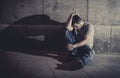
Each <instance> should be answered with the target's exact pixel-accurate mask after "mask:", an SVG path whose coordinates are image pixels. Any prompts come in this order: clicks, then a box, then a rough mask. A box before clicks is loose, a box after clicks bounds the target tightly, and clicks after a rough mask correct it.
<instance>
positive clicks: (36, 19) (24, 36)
mask: <svg viewBox="0 0 120 78" xmlns="http://www.w3.org/2000/svg"><path fill="white" fill-rule="evenodd" d="M64 25H65V23H59V22H56V21H54V20H52V19H50V17H49V16H47V15H33V16H28V17H24V18H21V19H20V20H18V21H16V22H14V23H12V24H10V25H9V26H8V27H7V28H6V29H4V30H3V32H2V33H1V40H0V41H1V43H2V44H1V45H0V47H1V48H5V49H39V50H63V45H64V29H65V28H64ZM41 38H42V40H41Z"/></svg>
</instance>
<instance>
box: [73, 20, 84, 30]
mask: <svg viewBox="0 0 120 78" xmlns="http://www.w3.org/2000/svg"><path fill="white" fill-rule="evenodd" d="M83 24H84V22H83V21H82V20H81V21H80V22H79V23H75V24H74V25H73V26H74V27H75V28H77V29H78V28H81V27H82V26H83Z"/></svg>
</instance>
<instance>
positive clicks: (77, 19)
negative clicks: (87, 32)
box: [72, 15, 82, 25]
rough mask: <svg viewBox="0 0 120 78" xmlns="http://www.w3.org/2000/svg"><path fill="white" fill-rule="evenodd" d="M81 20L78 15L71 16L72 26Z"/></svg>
mask: <svg viewBox="0 0 120 78" xmlns="http://www.w3.org/2000/svg"><path fill="white" fill-rule="evenodd" d="M81 20H82V19H81V18H80V17H79V16H78V15H75V16H73V19H72V25H74V24H75V23H79V22H80V21H81Z"/></svg>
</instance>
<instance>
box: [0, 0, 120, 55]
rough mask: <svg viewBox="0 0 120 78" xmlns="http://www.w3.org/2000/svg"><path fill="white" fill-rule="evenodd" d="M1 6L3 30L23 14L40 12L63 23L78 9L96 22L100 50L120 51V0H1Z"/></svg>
mask: <svg viewBox="0 0 120 78" xmlns="http://www.w3.org/2000/svg"><path fill="white" fill-rule="evenodd" d="M0 9H1V10H0V24H1V25H0V30H3V29H4V28H5V27H7V24H10V23H13V22H15V21H17V20H19V19H21V18H23V17H27V16H32V15H38V14H46V15H48V16H50V18H51V19H52V20H55V21H57V22H60V23H62V22H66V20H67V18H68V16H69V14H70V13H71V12H74V11H77V12H79V13H80V16H81V18H83V19H84V20H88V21H90V22H91V23H93V25H94V26H95V42H94V48H95V51H96V52H98V53H109V52H112V53H119V51H120V49H119V42H120V36H119V32H120V14H119V13H120V0H1V1H0Z"/></svg>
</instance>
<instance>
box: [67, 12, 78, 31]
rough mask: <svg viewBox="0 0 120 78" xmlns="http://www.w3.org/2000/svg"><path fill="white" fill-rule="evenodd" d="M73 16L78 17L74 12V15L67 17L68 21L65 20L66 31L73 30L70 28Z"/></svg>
mask: <svg viewBox="0 0 120 78" xmlns="http://www.w3.org/2000/svg"><path fill="white" fill-rule="evenodd" d="M74 15H78V16H79V13H76V12H74V13H72V14H70V16H69V18H68V20H67V22H66V29H68V30H70V31H72V30H73V27H72V19H73V16H74Z"/></svg>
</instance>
